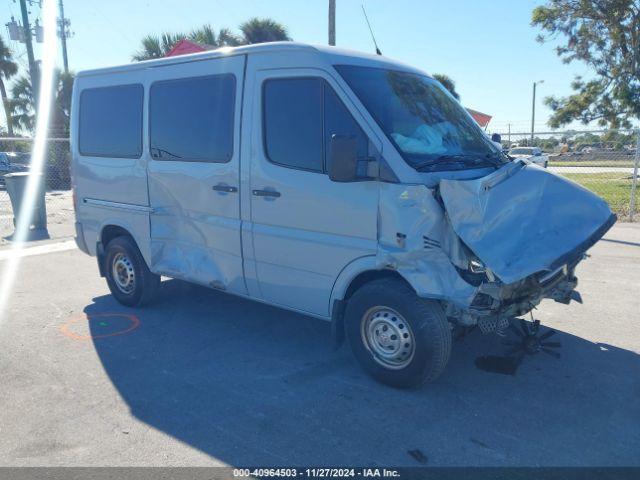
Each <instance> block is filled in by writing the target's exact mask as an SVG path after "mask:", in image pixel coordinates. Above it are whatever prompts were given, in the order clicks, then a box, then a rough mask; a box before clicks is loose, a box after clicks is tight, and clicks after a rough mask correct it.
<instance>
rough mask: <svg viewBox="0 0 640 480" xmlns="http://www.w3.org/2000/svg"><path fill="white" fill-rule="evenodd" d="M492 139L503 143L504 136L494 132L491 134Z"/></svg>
mask: <svg viewBox="0 0 640 480" xmlns="http://www.w3.org/2000/svg"><path fill="white" fill-rule="evenodd" d="M491 141H492V142H496V143H502V137H501V136H500V134H499V133H494V134H493V135H491Z"/></svg>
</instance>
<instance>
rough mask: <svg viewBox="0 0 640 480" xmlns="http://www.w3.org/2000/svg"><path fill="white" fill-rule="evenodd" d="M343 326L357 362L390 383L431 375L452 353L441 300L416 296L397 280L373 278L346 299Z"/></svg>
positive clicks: (417, 381) (418, 381)
mask: <svg viewBox="0 0 640 480" xmlns="http://www.w3.org/2000/svg"><path fill="white" fill-rule="evenodd" d="M385 327H386V330H385ZM345 329H346V333H347V338H348V339H349V343H350V344H351V349H352V350H353V353H354V355H355V357H356V359H357V360H358V362H359V363H360V365H361V366H362V367H363V368H364V369H365V370H366V371H367V372H368V373H369V374H370V375H371V376H373V377H374V378H375V379H376V380H378V381H380V382H382V383H384V384H387V385H390V386H393V387H398V388H409V387H417V386H420V385H423V384H424V383H427V382H431V381H433V380H435V379H436V378H438V376H439V375H440V374H441V373H442V372H443V371H444V369H445V367H446V365H447V362H448V361H449V357H450V355H451V326H450V324H449V322H448V321H447V319H446V317H445V315H444V312H443V310H442V307H441V306H440V304H439V303H438V302H436V301H434V300H428V299H424V298H420V297H418V296H417V295H416V293H415V292H414V291H413V290H412V289H411V288H410V287H409V286H408V285H407V284H405V283H404V282H402V281H400V280H398V279H380V280H374V281H372V282H370V283H367V284H366V285H364V286H363V287H361V288H360V289H359V290H357V291H356V292H355V293H354V294H353V296H352V297H351V298H350V299H349V302H348V304H347V308H346V311H345ZM394 336H395V338H394ZM398 340H400V342H398ZM387 349H388V350H389V352H387Z"/></svg>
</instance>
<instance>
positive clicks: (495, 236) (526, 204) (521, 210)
mask: <svg viewBox="0 0 640 480" xmlns="http://www.w3.org/2000/svg"><path fill="white" fill-rule="evenodd" d="M439 190H440V196H441V198H442V200H443V202H444V205H445V209H446V212H447V215H448V217H449V221H450V222H451V225H452V227H453V229H454V231H455V232H456V234H457V235H458V236H459V237H460V238H461V239H462V241H463V242H464V243H465V244H466V245H467V246H468V247H469V248H470V249H471V250H472V251H473V253H474V254H475V255H476V256H477V257H478V258H479V259H480V260H482V261H483V262H484V264H485V265H486V266H487V267H489V268H490V269H491V270H492V271H493V273H495V274H496V275H497V276H498V277H499V278H500V280H502V281H503V282H504V283H513V282H515V281H518V280H521V279H523V278H525V277H527V276H529V275H531V274H533V273H536V272H540V271H544V270H553V269H555V268H558V267H559V266H561V265H562V264H563V263H567V262H570V261H572V260H574V259H575V258H577V257H578V256H580V255H581V254H582V253H583V252H585V251H586V250H587V249H588V248H590V247H591V246H592V245H593V244H594V243H595V242H597V241H598V240H599V239H600V238H601V237H602V236H603V235H604V234H605V233H606V231H607V230H608V229H609V228H610V227H611V226H612V225H613V224H614V223H615V220H616V217H615V215H614V214H613V213H611V210H610V209H609V206H608V205H607V203H606V202H605V201H604V200H602V199H601V198H600V197H598V196H597V195H595V194H593V193H591V192H590V191H589V190H587V189H585V188H583V187H581V186H580V185H578V184H576V183H574V182H571V181H570V180H568V179H566V178H564V177H561V176H559V175H556V174H554V173H552V172H550V171H548V170H545V169H543V168H540V167H538V166H536V165H532V164H528V163H525V162H522V161H516V162H512V163H508V164H506V165H505V166H503V167H502V168H500V169H499V170H497V171H495V172H493V173H491V174H490V175H487V176H485V177H482V178H478V179H475V180H442V181H441V182H440V184H439Z"/></svg>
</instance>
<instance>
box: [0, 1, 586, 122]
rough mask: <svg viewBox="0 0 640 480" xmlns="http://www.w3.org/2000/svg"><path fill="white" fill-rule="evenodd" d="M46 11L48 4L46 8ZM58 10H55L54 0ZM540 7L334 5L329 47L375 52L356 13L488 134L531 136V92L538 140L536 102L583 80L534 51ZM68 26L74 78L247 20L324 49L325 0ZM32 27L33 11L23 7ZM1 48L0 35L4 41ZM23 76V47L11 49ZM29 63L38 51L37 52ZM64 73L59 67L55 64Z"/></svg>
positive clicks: (159, 5) (98, 18)
mask: <svg viewBox="0 0 640 480" xmlns="http://www.w3.org/2000/svg"><path fill="white" fill-rule="evenodd" d="M49 1H50V0H49ZM56 1H57V0H56ZM541 3H542V2H541V1H540V0H538V1H534V0H510V1H509V0H486V1H477V0H447V1H441V0H395V1H392V0H337V19H336V32H337V33H336V44H337V45H338V46H340V47H344V48H350V49H354V50H361V51H368V52H373V50H374V47H373V43H372V40H371V36H370V34H369V31H368V29H367V25H366V23H365V20H364V17H363V14H362V10H361V5H363V4H364V6H365V8H366V10H367V14H368V16H369V20H370V22H371V26H372V28H373V30H374V33H375V35H376V40H377V42H378V46H379V48H380V49H381V50H382V53H383V54H384V55H385V56H387V57H390V58H394V59H397V60H401V61H403V62H406V63H409V64H412V65H414V66H415V67H418V68H420V69H422V70H424V71H426V72H428V73H444V74H447V75H449V76H450V77H451V78H453V80H454V81H455V83H456V89H457V91H458V93H459V94H460V97H461V98H460V100H461V102H462V103H463V105H464V106H466V107H469V108H473V109H475V110H480V111H481V112H485V113H487V114H489V115H492V116H493V119H492V121H491V123H490V125H489V129H488V130H489V131H492V132H495V131H498V132H506V131H507V128H508V125H509V124H511V131H512V132H525V131H530V129H531V102H532V85H533V82H534V81H539V80H544V83H542V84H540V85H538V87H537V91H538V92H537V102H536V130H537V131H542V130H549V128H548V127H547V126H546V121H547V119H548V117H549V114H550V111H549V110H548V109H547V108H546V107H545V106H544V104H543V101H542V99H543V98H544V97H545V96H548V95H555V96H563V95H568V94H569V93H570V92H571V89H570V83H571V81H572V79H573V77H574V76H575V75H585V76H588V75H589V70H588V69H587V68H586V67H585V66H584V65H581V64H579V63H574V64H570V65H565V64H563V63H562V62H561V61H560V60H559V59H558V57H557V56H556V54H555V52H554V45H553V44H549V43H545V44H540V43H538V42H537V41H536V35H537V34H538V33H540V32H539V31H538V30H537V29H535V28H533V27H532V26H531V25H530V21H531V12H532V10H533V8H534V7H535V6H537V5H539V4H541ZM64 9H65V16H66V17H67V18H69V19H70V20H71V31H72V32H74V35H73V37H71V38H70V39H69V40H68V44H67V45H68V52H69V65H70V69H71V70H73V71H78V70H83V69H88V68H96V67H104V66H110V65H118V64H123V63H129V62H130V61H131V56H132V54H133V53H134V52H135V51H136V50H137V49H138V48H139V45H140V39H141V38H142V37H143V36H145V35H147V34H150V33H161V32H164V31H189V30H191V29H193V28H197V27H199V26H201V25H203V24H205V23H210V24H211V25H212V26H213V27H214V28H215V29H216V30H217V29H220V28H223V27H228V28H231V29H232V30H236V31H237V27H238V25H240V24H241V23H242V22H243V21H245V20H247V19H248V18H250V17H254V16H257V17H270V18H273V19H274V20H277V21H278V22H280V23H282V24H284V25H285V26H286V27H287V29H288V31H289V34H290V36H291V37H292V38H293V39H294V40H296V41H300V42H306V43H315V44H326V43H327V9H328V0H179V1H177V0H107V1H99V0H89V1H88V0H64ZM30 10H31V15H30V18H31V21H32V23H33V22H34V20H35V19H36V18H37V17H38V16H39V12H40V8H39V7H38V6H37V5H36V6H33V7H30ZM11 15H14V16H15V18H16V19H19V18H20V7H19V3H17V2H14V0H0V20H2V22H3V23H6V22H8V21H9V20H10V18H11ZM2 34H3V36H4V38H5V39H7V32H6V29H5V30H4V31H3V32H2ZM9 45H10V47H11V48H12V49H13V51H14V52H15V54H16V56H17V57H18V61H19V63H20V65H21V68H22V69H23V70H25V71H26V67H27V61H26V53H25V48H24V45H23V44H20V43H17V42H9ZM35 50H36V52H35V54H36V58H38V55H39V48H38V46H37V45H36V48H35ZM59 64H60V65H62V58H61V57H60V59H59Z"/></svg>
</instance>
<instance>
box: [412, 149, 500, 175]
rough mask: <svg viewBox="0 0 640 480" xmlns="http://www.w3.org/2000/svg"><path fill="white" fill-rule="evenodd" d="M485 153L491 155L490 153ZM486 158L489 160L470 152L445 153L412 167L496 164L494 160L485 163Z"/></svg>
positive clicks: (417, 168) (421, 168)
mask: <svg viewBox="0 0 640 480" xmlns="http://www.w3.org/2000/svg"><path fill="white" fill-rule="evenodd" d="M487 155H491V154H490V153H489V154H487ZM487 160H491V159H490V158H489V157H488V156H485V157H484V158H483V157H482V156H481V155H472V154H463V153H458V154H445V155H440V156H439V157H437V158H435V159H433V160H429V161H428V162H423V163H419V164H418V165H416V166H415V167H414V168H415V169H416V170H418V171H422V170H424V169H426V168H428V167H435V166H438V165H452V164H454V165H462V166H474V167H475V166H480V165H482V164H485V165H488V166H494V165H496V164H495V163H494V162H490V163H488V164H487Z"/></svg>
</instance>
